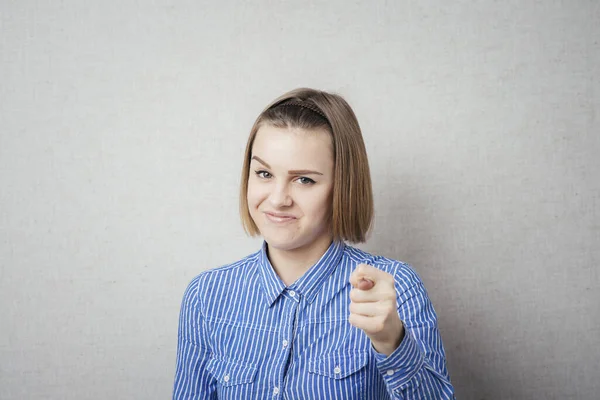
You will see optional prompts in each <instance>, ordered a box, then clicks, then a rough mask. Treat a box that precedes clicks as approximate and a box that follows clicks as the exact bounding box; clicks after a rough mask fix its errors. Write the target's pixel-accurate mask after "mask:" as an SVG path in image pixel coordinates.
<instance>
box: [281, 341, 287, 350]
mask: <svg viewBox="0 0 600 400" xmlns="http://www.w3.org/2000/svg"><path fill="white" fill-rule="evenodd" d="M281 344H283V347H284V348H285V347H287V345H288V341H287V340H285V339H283V342H281Z"/></svg>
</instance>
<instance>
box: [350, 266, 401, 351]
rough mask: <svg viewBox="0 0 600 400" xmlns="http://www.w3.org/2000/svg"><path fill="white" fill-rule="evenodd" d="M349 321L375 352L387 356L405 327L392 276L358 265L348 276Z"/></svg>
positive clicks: (373, 268)
mask: <svg viewBox="0 0 600 400" xmlns="http://www.w3.org/2000/svg"><path fill="white" fill-rule="evenodd" d="M350 284H351V285H352V287H353V289H352V290H351V291H350V300H351V303H350V316H349V317H348V322H350V324H352V325H354V326H355V327H357V328H359V329H362V331H363V332H365V333H366V335H367V336H368V337H369V339H371V343H372V344H373V347H374V348H375V350H377V351H378V352H379V353H381V354H385V355H386V356H389V355H390V354H392V353H393V352H394V350H396V349H397V348H398V346H399V345H400V343H401V342H402V338H403V337H404V326H403V324H402V321H401V320H400V317H399V316H398V311H397V310H396V289H395V287H394V277H393V276H392V275H390V274H388V273H387V272H385V271H382V270H380V269H377V268H375V267H373V266H371V265H367V264H359V265H358V266H357V267H356V269H355V270H354V271H353V272H352V275H350Z"/></svg>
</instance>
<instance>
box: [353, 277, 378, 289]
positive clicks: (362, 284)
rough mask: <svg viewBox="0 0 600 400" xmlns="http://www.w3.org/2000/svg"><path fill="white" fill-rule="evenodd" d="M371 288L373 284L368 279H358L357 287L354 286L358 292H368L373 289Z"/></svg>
mask: <svg viewBox="0 0 600 400" xmlns="http://www.w3.org/2000/svg"><path fill="white" fill-rule="evenodd" d="M373 286H375V282H373V281H372V280H370V279H369V278H360V280H359V281H358V285H356V287H357V288H358V289H360V290H370V289H373Z"/></svg>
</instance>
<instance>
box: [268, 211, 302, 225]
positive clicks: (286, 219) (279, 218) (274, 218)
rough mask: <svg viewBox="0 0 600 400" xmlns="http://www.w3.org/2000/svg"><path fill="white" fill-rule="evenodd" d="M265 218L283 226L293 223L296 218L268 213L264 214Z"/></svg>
mask: <svg viewBox="0 0 600 400" xmlns="http://www.w3.org/2000/svg"><path fill="white" fill-rule="evenodd" d="M265 216H266V217H267V219H268V220H269V221H271V222H275V223H277V224H283V223H286V222H290V221H294V220H295V219H296V217H294V216H292V215H288V214H277V213H270V212H265Z"/></svg>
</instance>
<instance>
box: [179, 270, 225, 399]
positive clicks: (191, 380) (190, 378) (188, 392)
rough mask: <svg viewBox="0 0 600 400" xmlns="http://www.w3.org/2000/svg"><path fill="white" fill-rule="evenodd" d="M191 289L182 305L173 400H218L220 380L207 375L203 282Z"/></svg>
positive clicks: (184, 296) (186, 292)
mask: <svg viewBox="0 0 600 400" xmlns="http://www.w3.org/2000/svg"><path fill="white" fill-rule="evenodd" d="M199 278H200V277H197V278H195V279H194V280H193V281H192V282H191V283H190V284H189V286H188V287H187V289H186V291H185V294H184V295H183V301H182V303H181V312H180V315H179V334H178V343H177V365H176V370H175V385H174V388H173V400H183V399H207V400H208V399H216V398H217V393H216V381H215V380H214V378H213V377H212V376H211V375H210V374H209V373H208V372H207V370H206V368H205V367H206V363H207V362H208V360H209V359H210V350H209V346H208V343H207V341H206V334H205V329H206V327H205V322H204V319H203V317H202V314H201V312H200V298H199V290H198V288H199V281H200V279H199Z"/></svg>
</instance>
